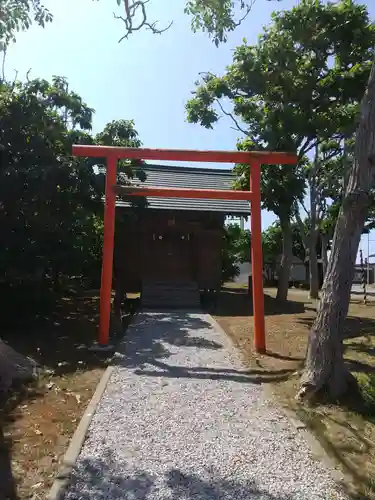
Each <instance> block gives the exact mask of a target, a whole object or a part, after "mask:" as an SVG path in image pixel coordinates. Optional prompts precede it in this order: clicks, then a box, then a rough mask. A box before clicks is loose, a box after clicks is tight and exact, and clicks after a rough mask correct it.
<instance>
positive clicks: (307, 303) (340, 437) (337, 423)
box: [214, 286, 375, 500]
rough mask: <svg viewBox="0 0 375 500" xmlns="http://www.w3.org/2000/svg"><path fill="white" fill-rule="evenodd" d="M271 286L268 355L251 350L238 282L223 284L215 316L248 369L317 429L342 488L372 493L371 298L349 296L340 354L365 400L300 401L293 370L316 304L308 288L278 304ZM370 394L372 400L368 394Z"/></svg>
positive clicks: (374, 367)
mask: <svg viewBox="0 0 375 500" xmlns="http://www.w3.org/2000/svg"><path fill="white" fill-rule="evenodd" d="M274 297H275V290H271V289H269V290H266V296H265V312H266V332H267V354H266V355H258V354H255V353H254V352H253V321H252V319H253V318H252V316H251V315H252V311H251V310H252V307H251V299H250V297H249V296H248V294H247V292H246V290H244V289H243V288H242V289H241V288H238V287H234V286H232V287H230V286H228V287H226V288H224V289H223V291H222V293H221V295H220V297H219V300H218V304H217V307H216V311H215V312H214V316H215V319H216V320H217V321H218V323H219V324H220V325H221V326H222V328H223V329H224V330H225V331H226V333H227V334H228V335H229V337H230V338H231V339H232V341H233V342H234V343H235V345H237V346H238V347H239V348H240V349H241V351H242V352H243V355H244V359H245V361H246V363H247V364H248V366H249V370H250V371H251V372H252V373H253V374H254V376H255V377H257V378H259V379H260V380H261V381H262V382H264V383H268V384H269V388H270V389H271V390H272V391H273V393H274V394H275V395H276V397H277V398H278V399H279V401H280V403H281V404H282V405H284V406H285V407H287V408H289V409H292V410H293V411H295V412H296V413H297V415H298V416H299V418H301V419H302V420H303V421H304V422H305V423H306V424H307V425H308V426H309V427H310V428H311V429H312V431H313V432H314V433H315V434H316V436H317V437H318V439H319V440H320V442H321V444H322V445H323V447H324V448H325V449H326V451H327V452H328V453H329V454H330V455H331V457H333V458H334V459H335V461H336V463H337V466H338V467H339V468H340V469H341V470H342V471H343V472H344V473H345V475H346V478H347V479H346V481H345V485H344V486H345V488H346V489H347V491H348V493H349V494H350V496H351V498H352V499H356V500H359V499H374V498H375V303H371V304H369V305H367V306H365V305H363V304H362V303H361V302H360V299H358V300H356V301H355V302H354V301H352V303H351V306H350V311H349V316H348V319H347V323H346V336H347V338H348V340H346V341H345V344H346V352H345V358H346V361H347V363H348V364H349V366H350V369H351V371H352V372H353V373H354V375H355V376H356V377H357V378H358V379H359V380H360V382H361V384H364V387H365V388H367V389H368V396H369V398H370V401H369V404H366V405H364V404H363V402H362V401H361V402H360V403H359V402H358V401H357V400H355V401H354V400H353V401H351V402H350V403H349V402H348V403H347V404H346V407H345V408H343V407H342V406H341V407H339V406H333V405H320V406H317V407H306V406H302V405H299V404H298V403H297V402H296V401H295V399H294V396H295V394H296V391H297V387H298V380H299V374H298V370H300V369H301V367H302V365H303V359H304V356H305V353H306V348H307V337H308V331H309V327H310V326H311V324H312V321H313V319H314V317H315V314H316V303H315V302H314V301H311V300H308V298H307V297H308V295H307V292H305V291H301V290H293V289H292V290H290V293H289V301H288V303H287V304H286V305H284V306H281V305H280V304H278V303H277V302H276V301H275V299H274ZM371 398H373V399H371Z"/></svg>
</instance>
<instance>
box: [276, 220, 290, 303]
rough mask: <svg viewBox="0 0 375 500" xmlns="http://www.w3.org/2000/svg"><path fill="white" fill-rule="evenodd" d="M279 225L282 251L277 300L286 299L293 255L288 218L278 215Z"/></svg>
mask: <svg viewBox="0 0 375 500" xmlns="http://www.w3.org/2000/svg"><path fill="white" fill-rule="evenodd" d="M280 226H281V231H282V235H283V253H282V255H281V262H280V269H279V273H278V274H279V280H278V284H277V295H276V298H277V300H280V301H286V300H287V299H288V290H289V277H290V266H291V263H292V257H293V235H292V227H291V224H290V219H289V218H287V217H285V218H281V217H280Z"/></svg>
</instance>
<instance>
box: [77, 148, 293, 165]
mask: <svg viewBox="0 0 375 500" xmlns="http://www.w3.org/2000/svg"><path fill="white" fill-rule="evenodd" d="M73 155H75V156H87V157H96V158H101V157H109V156H111V157H116V158H118V159H120V158H128V159H137V160H164V161H191V162H195V161H199V162H212V163H253V162H254V163H258V164H262V165H267V164H268V165H294V164H295V163H297V155H296V154H294V153H286V152H279V151H194V150H186V149H149V148H122V147H116V146H91V145H90V146H85V145H74V146H73Z"/></svg>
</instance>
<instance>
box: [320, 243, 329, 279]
mask: <svg viewBox="0 0 375 500" xmlns="http://www.w3.org/2000/svg"><path fill="white" fill-rule="evenodd" d="M321 240H322V249H321V253H322V264H323V280H324V278H325V275H326V272H327V267H328V254H327V246H328V235H327V234H326V233H322V234H321Z"/></svg>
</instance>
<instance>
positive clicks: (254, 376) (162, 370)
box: [134, 360, 295, 384]
mask: <svg viewBox="0 0 375 500" xmlns="http://www.w3.org/2000/svg"><path fill="white" fill-rule="evenodd" d="M152 364H153V365H154V366H155V367H156V368H159V369H158V370H149V369H137V370H135V372H134V373H135V374H136V375H146V376H148V377H164V378H165V377H167V378H193V379H201V380H202V379H203V380H228V381H231V382H239V383H242V384H244V383H247V384H264V383H266V382H281V381H282V380H286V379H287V378H289V377H290V374H291V373H293V372H294V371H295V370H293V369H283V370H273V371H266V370H234V369H227V368H223V369H220V368H210V367H189V368H184V367H183V366H175V365H168V364H167V363H162V362H161V361H156V360H154V361H153V362H152Z"/></svg>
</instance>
